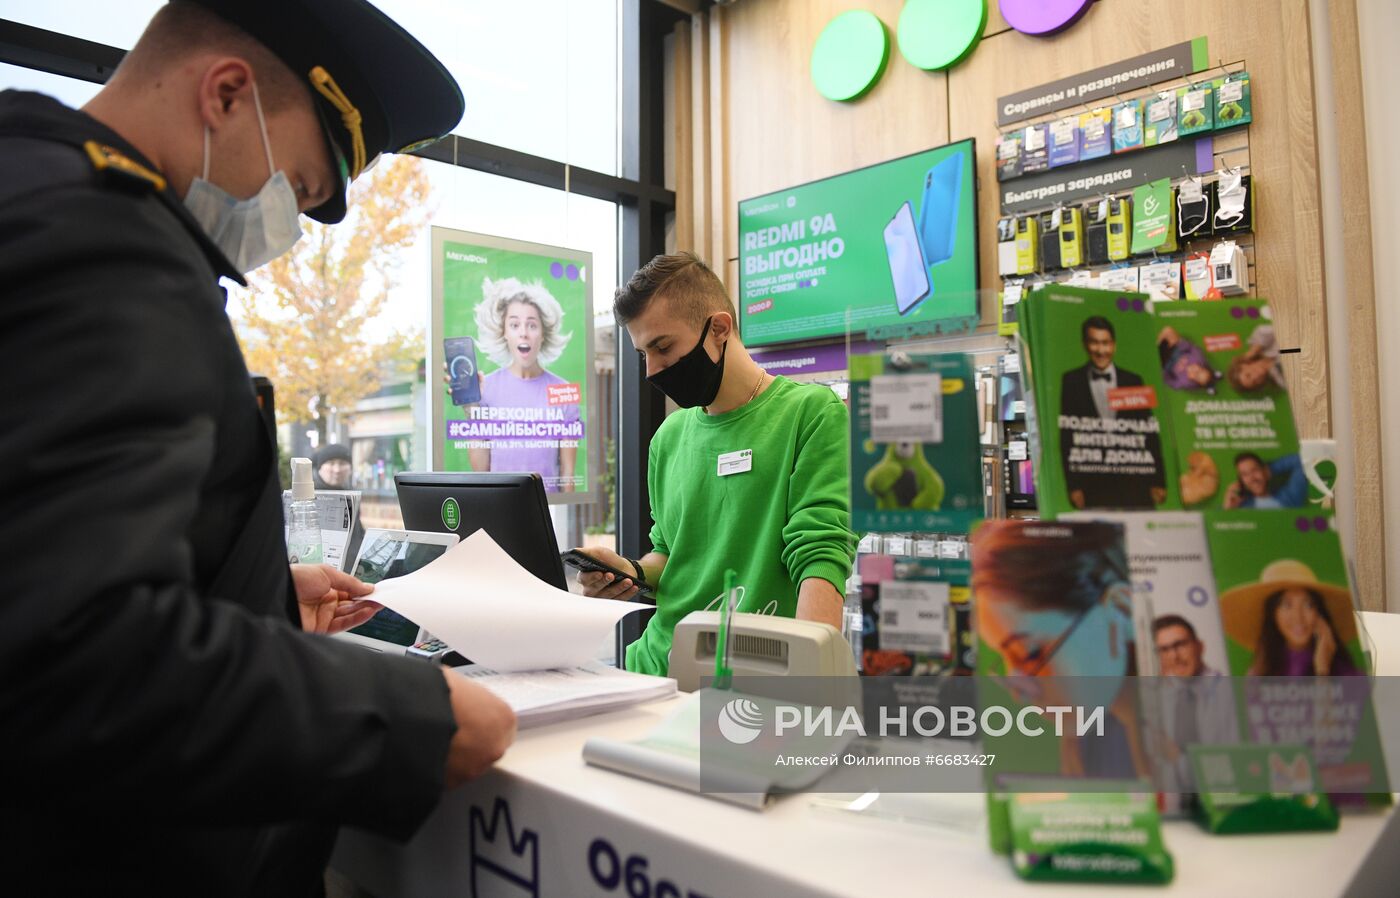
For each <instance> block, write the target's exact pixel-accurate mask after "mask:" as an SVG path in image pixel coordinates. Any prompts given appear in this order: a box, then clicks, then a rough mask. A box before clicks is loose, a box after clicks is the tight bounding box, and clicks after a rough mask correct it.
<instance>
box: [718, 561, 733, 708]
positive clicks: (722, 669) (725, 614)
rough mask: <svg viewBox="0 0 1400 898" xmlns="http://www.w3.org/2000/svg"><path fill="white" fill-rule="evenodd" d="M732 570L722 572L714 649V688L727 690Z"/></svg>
mask: <svg viewBox="0 0 1400 898" xmlns="http://www.w3.org/2000/svg"><path fill="white" fill-rule="evenodd" d="M735 576H736V575H735V573H734V570H733V568H727V569H725V572H724V602H723V603H721V605H720V610H719V640H718V645H717V646H716V649H715V688H716V689H728V688H729V686H730V683H732V682H733V680H734V671H732V670H730V669H729V616H730V615H731V614H733V613H734V577H735Z"/></svg>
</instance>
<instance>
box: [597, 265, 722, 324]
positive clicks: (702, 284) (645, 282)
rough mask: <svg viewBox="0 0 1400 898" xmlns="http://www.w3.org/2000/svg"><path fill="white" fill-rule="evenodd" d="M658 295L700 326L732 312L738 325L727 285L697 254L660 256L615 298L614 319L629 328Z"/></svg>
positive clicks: (644, 267) (638, 273)
mask: <svg viewBox="0 0 1400 898" xmlns="http://www.w3.org/2000/svg"><path fill="white" fill-rule="evenodd" d="M658 296H659V297H661V298H662V299H664V300H666V301H667V302H668V303H669V304H670V308H671V310H672V311H673V312H674V313H675V314H676V315H677V316H678V317H680V318H682V319H684V320H685V321H686V322H687V323H689V324H693V325H695V326H697V327H698V326H700V325H701V324H703V323H704V322H705V319H707V318H709V317H710V316H711V315H714V314H716V313H718V312H728V313H729V314H730V315H731V316H733V317H734V319H735V322H736V324H737V322H738V317H739V316H738V313H737V312H735V311H734V303H733V301H732V300H730V298H729V293H728V291H726V290H725V289H724V284H722V283H720V279H719V278H718V277H716V276H715V273H714V272H713V271H711V270H710V267H709V266H708V265H706V264H705V263H704V262H702V261H700V257H699V256H697V255H695V254H694V253H688V252H681V253H670V254H668V255H662V256H657V257H656V258H654V259H652V260H651V261H650V262H648V263H647V264H645V265H643V266H642V267H641V268H639V269H637V273H636V274H634V275H632V277H631V279H629V280H628V281H627V284H626V286H623V287H621V288H619V289H618V291H617V295H616V296H615V297H614V298H613V316H614V317H616V318H617V323H618V324H620V325H622V326H624V327H625V326H626V325H627V322H629V321H632V320H634V319H636V318H637V317H639V316H640V315H641V314H642V313H643V312H645V311H646V310H647V308H648V307H649V306H650V305H651V301H652V300H653V299H655V298H656V297H658Z"/></svg>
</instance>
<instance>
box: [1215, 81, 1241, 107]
mask: <svg viewBox="0 0 1400 898" xmlns="http://www.w3.org/2000/svg"><path fill="white" fill-rule="evenodd" d="M1243 97H1244V82H1243V81H1226V82H1225V83H1224V84H1222V85H1220V102H1222V103H1238V102H1239V101H1240V99H1241V98H1243Z"/></svg>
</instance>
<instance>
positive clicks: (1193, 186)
mask: <svg viewBox="0 0 1400 898" xmlns="http://www.w3.org/2000/svg"><path fill="white" fill-rule="evenodd" d="M1203 197H1205V189H1204V188H1203V187H1202V186H1201V179H1200V178H1187V179H1186V180H1185V181H1182V182H1181V201H1182V202H1183V203H1199V202H1200V201H1201V199H1202V198H1203Z"/></svg>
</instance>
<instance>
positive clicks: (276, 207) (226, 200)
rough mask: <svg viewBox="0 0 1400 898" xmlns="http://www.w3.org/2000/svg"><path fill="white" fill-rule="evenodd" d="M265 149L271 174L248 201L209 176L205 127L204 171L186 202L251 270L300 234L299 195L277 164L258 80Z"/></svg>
mask: <svg viewBox="0 0 1400 898" xmlns="http://www.w3.org/2000/svg"><path fill="white" fill-rule="evenodd" d="M253 104H254V106H255V107H256V108H257V110H258V127H259V128H260V129H261V130H262V139H263V150H264V152H266V153H267V169H268V172H269V174H270V177H269V178H268V179H267V182H266V183H265V184H263V186H262V189H261V190H259V191H258V192H257V193H256V194H254V195H253V196H251V197H249V198H248V199H246V200H240V199H237V198H236V197H233V196H231V195H229V193H228V192H227V191H225V190H223V189H222V188H220V187H217V186H215V185H214V184H212V183H210V181H209V126H208V125H206V126H205V127H204V174H203V175H202V176H201V177H198V178H195V179H194V180H193V181H191V182H190V189H189V192H188V193H186V194H185V207H186V208H188V209H189V210H190V214H191V215H193V216H194V219H195V221H197V222H199V225H200V227H202V228H204V233H206V234H208V235H209V239H210V240H212V241H214V244H215V245H216V246H218V247H219V249H220V250H222V251H223V254H224V255H225V256H227V257H228V260H229V261H230V262H232V263H233V267H234V268H237V269H238V270H239V271H241V272H243V273H244V274H247V273H248V272H250V271H252V270H253V269H255V268H259V267H261V266H263V265H266V264H267V263H268V262H271V261H272V260H273V259H275V258H277V257H278V256H280V255H282V254H283V253H285V252H286V251H287V250H289V249H291V248H292V247H293V246H295V245H296V242H297V241H298V240H300V239H301V221H300V218H299V217H298V216H299V213H298V211H297V195H296V191H294V190H292V185H291V183H290V182H289V181H288V180H287V176H286V174H285V173H283V172H280V171H276V170H275V169H274V167H273V164H272V144H271V143H269V142H268V139H267V121H266V120H265V119H264V118H263V111H262V102H261V101H260V100H259V99H258V86H257V84H254V85H253Z"/></svg>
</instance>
